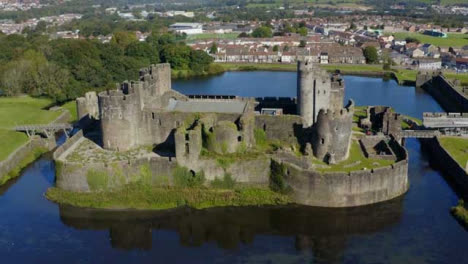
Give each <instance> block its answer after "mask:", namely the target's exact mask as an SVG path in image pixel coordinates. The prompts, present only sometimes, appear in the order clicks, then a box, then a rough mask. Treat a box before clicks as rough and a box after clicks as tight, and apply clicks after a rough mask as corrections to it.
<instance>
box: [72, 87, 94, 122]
mask: <svg viewBox="0 0 468 264" xmlns="http://www.w3.org/2000/svg"><path fill="white" fill-rule="evenodd" d="M76 110H77V114H78V120H81V119H82V118H85V117H86V116H89V118H93V119H99V103H98V97H97V95H96V92H87V93H86V94H85V96H84V97H79V98H77V99H76Z"/></svg>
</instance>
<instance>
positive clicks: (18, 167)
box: [0, 148, 49, 185]
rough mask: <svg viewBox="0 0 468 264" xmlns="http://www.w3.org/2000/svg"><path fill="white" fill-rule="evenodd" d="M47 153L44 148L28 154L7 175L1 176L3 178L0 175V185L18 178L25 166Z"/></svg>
mask: <svg viewBox="0 0 468 264" xmlns="http://www.w3.org/2000/svg"><path fill="white" fill-rule="evenodd" d="M48 151H49V150H48V149H46V148H36V149H34V150H33V151H31V152H30V153H28V155H26V157H24V159H23V160H21V162H20V163H19V164H18V165H16V167H15V168H14V169H13V170H11V171H10V172H9V173H8V174H6V175H3V177H1V175H0V185H3V184H4V183H5V182H7V181H8V180H11V179H13V178H16V177H18V176H19V174H20V172H21V170H23V169H24V168H26V166H28V165H29V164H30V163H32V162H33V161H35V160H36V159H38V158H39V157H40V156H41V155H42V154H44V153H46V152H48Z"/></svg>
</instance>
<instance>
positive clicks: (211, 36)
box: [187, 33, 239, 42]
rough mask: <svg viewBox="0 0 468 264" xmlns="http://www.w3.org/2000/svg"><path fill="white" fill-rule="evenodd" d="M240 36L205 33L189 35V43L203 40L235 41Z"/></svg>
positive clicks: (235, 34)
mask: <svg viewBox="0 0 468 264" xmlns="http://www.w3.org/2000/svg"><path fill="white" fill-rule="evenodd" d="M237 36H239V34H237V33H226V34H216V33H203V34H196V35H188V36H187V41H188V42H190V41H195V40H201V39H235V38H237Z"/></svg>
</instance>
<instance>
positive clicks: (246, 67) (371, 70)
mask: <svg viewBox="0 0 468 264" xmlns="http://www.w3.org/2000/svg"><path fill="white" fill-rule="evenodd" d="M216 65H220V66H222V67H223V69H224V71H296V69H297V66H296V64H294V63H293V64H281V63H216ZM319 66H320V67H321V68H322V69H325V70H327V71H328V72H334V71H336V70H340V71H341V73H342V74H344V75H359V76H385V74H388V76H391V77H393V78H395V79H396V81H397V82H398V83H400V84H405V83H414V82H416V75H417V74H418V71H417V70H408V69H392V70H389V71H385V70H383V66H382V65H380V64H375V65H369V64H356V65H354V64H353V65H351V64H328V65H319ZM444 75H445V76H446V77H447V78H448V79H458V80H460V81H461V83H462V85H468V74H467V73H462V74H457V73H453V72H446V73H444Z"/></svg>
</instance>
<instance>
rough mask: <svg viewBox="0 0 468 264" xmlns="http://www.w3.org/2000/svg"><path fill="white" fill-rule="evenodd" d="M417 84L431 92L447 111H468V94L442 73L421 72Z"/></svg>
mask: <svg viewBox="0 0 468 264" xmlns="http://www.w3.org/2000/svg"><path fill="white" fill-rule="evenodd" d="M416 86H417V87H422V88H424V90H426V91H427V92H428V93H429V94H431V95H432V96H433V97H434V98H435V99H436V100H437V102H438V103H439V104H440V105H441V106H442V108H444V110H445V111H447V112H468V96H467V95H465V94H463V93H462V92H461V91H459V90H457V88H456V87H455V84H453V83H451V82H450V81H448V80H447V79H446V78H445V77H444V76H443V75H442V74H441V73H429V72H425V73H419V74H418V76H417V79H416Z"/></svg>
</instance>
